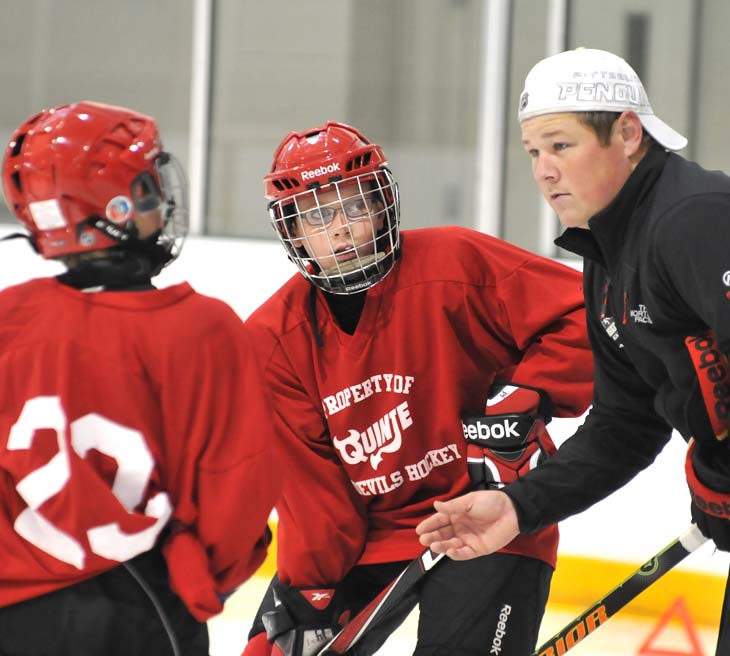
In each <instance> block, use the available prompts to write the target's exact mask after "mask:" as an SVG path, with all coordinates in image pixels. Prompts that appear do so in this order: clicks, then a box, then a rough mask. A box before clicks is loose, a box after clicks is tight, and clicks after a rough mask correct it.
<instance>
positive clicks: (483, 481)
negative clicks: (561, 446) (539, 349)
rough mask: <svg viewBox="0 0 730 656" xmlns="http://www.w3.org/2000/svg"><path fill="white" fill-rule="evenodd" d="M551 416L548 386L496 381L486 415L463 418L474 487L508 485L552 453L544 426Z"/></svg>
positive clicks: (553, 450)
mask: <svg viewBox="0 0 730 656" xmlns="http://www.w3.org/2000/svg"><path fill="white" fill-rule="evenodd" d="M551 419H552V404H551V403H550V399H549V398H548V396H547V394H546V393H545V392H544V391H543V390H541V389H538V388H536V387H528V386H525V385H520V384H517V383H507V384H504V383H495V384H494V385H492V387H491V388H490V390H489V398H488V399H487V403H486V407H485V409H484V414H483V415H476V416H468V417H463V418H462V420H461V423H462V427H463V429H464V439H465V440H466V442H467V446H466V453H467V467H468V469H469V476H470V478H471V480H472V484H473V485H474V487H475V488H476V489H478V490H484V489H499V488H501V487H504V486H505V485H506V484H507V483H510V482H512V481H514V480H515V479H517V478H519V477H520V476H522V475H524V474H525V473H526V472H528V471H529V470H530V469H533V468H535V467H536V466H537V465H538V464H540V463H541V462H543V461H544V460H546V459H547V458H548V457H550V456H551V455H553V454H554V453H555V451H556V448H555V445H554V444H553V441H552V438H551V437H550V435H549V434H548V432H547V429H546V428H545V424H547V423H548V422H550V420H551Z"/></svg>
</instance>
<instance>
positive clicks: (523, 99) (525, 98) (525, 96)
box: [520, 91, 530, 111]
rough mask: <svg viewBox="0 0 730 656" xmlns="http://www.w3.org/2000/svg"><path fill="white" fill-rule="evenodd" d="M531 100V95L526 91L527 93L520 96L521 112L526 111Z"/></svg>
mask: <svg viewBox="0 0 730 656" xmlns="http://www.w3.org/2000/svg"><path fill="white" fill-rule="evenodd" d="M529 98H530V94H529V93H527V91H525V92H524V93H523V94H522V95H521V96H520V111H522V110H524V109H525V107H527V101H528V100H529Z"/></svg>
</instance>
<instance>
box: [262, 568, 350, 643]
mask: <svg viewBox="0 0 730 656" xmlns="http://www.w3.org/2000/svg"><path fill="white" fill-rule="evenodd" d="M273 592H274V603H275V606H276V607H275V609H274V610H272V611H269V612H267V613H264V614H263V616H262V621H263V624H264V627H265V628H266V637H267V639H268V641H269V642H272V643H273V645H274V646H273V648H272V651H271V654H272V656H312V655H313V654H316V653H317V652H318V651H319V650H320V649H321V648H322V647H323V646H324V644H325V643H326V642H327V641H328V640H330V639H331V638H332V637H333V636H334V635H335V634H336V633H337V632H338V631H339V630H340V629H341V628H342V627H343V626H344V625H345V624H346V623H347V621H348V620H349V615H350V613H349V611H346V610H345V607H344V604H343V602H342V599H341V598H340V595H338V593H337V591H336V590H335V589H333V588H328V589H325V588H317V589H313V588H290V587H289V586H287V585H284V584H283V583H281V582H280V581H279V580H278V579H276V580H275V581H274V582H273Z"/></svg>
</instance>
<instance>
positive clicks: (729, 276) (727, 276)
mask: <svg viewBox="0 0 730 656" xmlns="http://www.w3.org/2000/svg"><path fill="white" fill-rule="evenodd" d="M722 283H723V285H725V287H730V271H725V273H723V274H722Z"/></svg>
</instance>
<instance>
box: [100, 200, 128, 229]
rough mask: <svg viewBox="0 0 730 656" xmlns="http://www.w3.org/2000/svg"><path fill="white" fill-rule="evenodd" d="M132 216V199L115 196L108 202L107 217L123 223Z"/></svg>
mask: <svg viewBox="0 0 730 656" xmlns="http://www.w3.org/2000/svg"><path fill="white" fill-rule="evenodd" d="M130 216H132V201H131V200H129V198H127V197H126V196H114V198H112V199H111V200H110V201H109V202H108V203H107V204H106V218H107V219H109V220H110V221H113V222H114V223H121V222H123V221H126V220H127V219H128V218H129V217H130Z"/></svg>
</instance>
